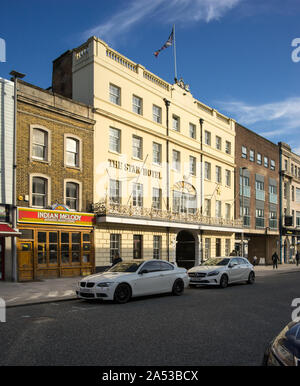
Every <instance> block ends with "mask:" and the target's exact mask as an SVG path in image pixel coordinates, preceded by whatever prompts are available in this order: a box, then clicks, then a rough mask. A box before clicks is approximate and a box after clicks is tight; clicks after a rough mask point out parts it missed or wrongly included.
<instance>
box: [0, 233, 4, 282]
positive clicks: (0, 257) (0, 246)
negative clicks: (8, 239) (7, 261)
mask: <svg viewBox="0 0 300 386" xmlns="http://www.w3.org/2000/svg"><path fill="white" fill-rule="evenodd" d="M4 257H5V244H4V237H0V280H4Z"/></svg>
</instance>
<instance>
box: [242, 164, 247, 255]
mask: <svg viewBox="0 0 300 386" xmlns="http://www.w3.org/2000/svg"><path fill="white" fill-rule="evenodd" d="M241 169H242V221H243V228H244V170H247V168H246V166H243V167H242V168H241ZM241 244H242V253H241V256H242V257H244V230H243V231H242V237H241Z"/></svg>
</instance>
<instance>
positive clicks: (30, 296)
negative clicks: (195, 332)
mask: <svg viewBox="0 0 300 386" xmlns="http://www.w3.org/2000/svg"><path fill="white" fill-rule="evenodd" d="M254 270H255V275H256V277H264V276H270V275H278V274H284V273H289V272H300V266H298V267H296V265H295V264H283V265H282V264H279V265H278V269H273V266H271V265H268V266H262V265H257V266H255V268H254ZM81 279H82V277H81V276H80V277H71V278H59V279H45V280H42V281H35V282H25V283H12V282H5V281H0V298H2V299H4V300H5V302H6V306H7V307H15V306H20V305H28V304H38V303H46V302H54V301H59V300H72V299H76V294H75V288H76V284H77V282H78V281H79V280H81Z"/></svg>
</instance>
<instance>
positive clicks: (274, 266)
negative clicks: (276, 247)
mask: <svg viewBox="0 0 300 386" xmlns="http://www.w3.org/2000/svg"><path fill="white" fill-rule="evenodd" d="M278 260H279V257H278V255H277V253H276V251H275V252H274V253H273V255H272V261H273V269H275V268H276V269H278Z"/></svg>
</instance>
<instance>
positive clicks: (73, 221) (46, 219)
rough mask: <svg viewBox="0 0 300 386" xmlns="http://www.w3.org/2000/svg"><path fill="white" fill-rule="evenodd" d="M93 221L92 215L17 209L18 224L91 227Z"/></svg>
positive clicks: (93, 216)
mask: <svg viewBox="0 0 300 386" xmlns="http://www.w3.org/2000/svg"><path fill="white" fill-rule="evenodd" d="M94 221H95V215H94V214H92V213H81V212H66V211H59V210H47V209H32V208H18V222H19V223H30V224H33V223H34V224H55V225H75V226H93V225H94Z"/></svg>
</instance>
